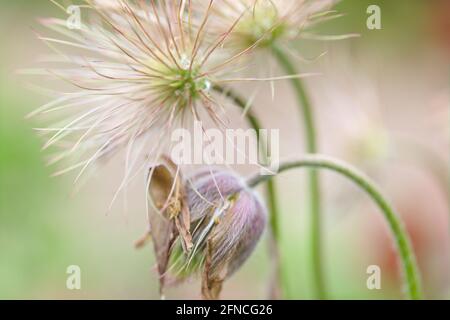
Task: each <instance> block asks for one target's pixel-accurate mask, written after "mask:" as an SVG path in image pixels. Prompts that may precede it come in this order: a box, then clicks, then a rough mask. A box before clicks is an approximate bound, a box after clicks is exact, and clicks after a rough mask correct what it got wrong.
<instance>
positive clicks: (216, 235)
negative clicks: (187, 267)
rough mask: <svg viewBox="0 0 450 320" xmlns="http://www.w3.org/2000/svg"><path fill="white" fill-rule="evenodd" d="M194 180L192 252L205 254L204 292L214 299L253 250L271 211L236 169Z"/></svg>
mask: <svg viewBox="0 0 450 320" xmlns="http://www.w3.org/2000/svg"><path fill="white" fill-rule="evenodd" d="M191 180H192V183H191V184H190V185H189V186H188V187H187V203H188V205H189V211H190V213H191V234H192V242H193V245H194V247H193V249H192V252H191V256H195V255H197V254H201V255H202V256H203V257H204V265H203V274H202V283H203V285H202V293H203V296H204V297H205V298H207V299H214V298H217V297H218V295H219V293H220V290H221V287H222V283H223V281H224V280H225V279H226V278H227V277H229V276H231V275H232V274H233V273H234V272H235V271H236V270H237V269H239V267H240V266H241V265H242V264H243V263H244V262H245V261H246V259H247V258H248V257H249V256H250V254H251V253H252V251H253V249H254V248H255V246H256V244H257V242H258V240H259V239H260V237H261V234H262V232H263V230H264V227H265V225H266V220H267V218H266V217H267V213H266V209H265V207H264V205H263V204H262V203H261V201H260V199H259V198H258V196H257V195H256V194H255V192H254V191H253V190H251V189H249V188H248V187H247V186H246V185H245V182H244V181H243V180H242V179H241V178H239V177H238V176H236V175H234V174H232V173H229V172H224V171H217V170H216V171H212V172H209V171H208V172H201V173H198V174H196V175H195V176H194V177H193V178H191Z"/></svg>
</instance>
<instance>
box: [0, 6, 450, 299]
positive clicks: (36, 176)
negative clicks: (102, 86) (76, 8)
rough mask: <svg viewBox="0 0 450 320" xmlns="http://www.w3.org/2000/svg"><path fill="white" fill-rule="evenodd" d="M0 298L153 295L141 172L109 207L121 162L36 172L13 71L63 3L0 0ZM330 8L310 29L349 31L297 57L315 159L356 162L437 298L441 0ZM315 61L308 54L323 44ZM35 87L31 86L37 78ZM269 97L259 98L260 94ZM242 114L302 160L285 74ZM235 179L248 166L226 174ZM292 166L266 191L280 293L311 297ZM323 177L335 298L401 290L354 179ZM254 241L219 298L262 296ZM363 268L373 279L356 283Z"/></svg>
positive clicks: (444, 95) (449, 15)
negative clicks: (140, 245) (141, 242)
mask: <svg viewBox="0 0 450 320" xmlns="http://www.w3.org/2000/svg"><path fill="white" fill-rule="evenodd" d="M371 4H377V5H379V6H380V7H381V13H382V30H368V29H367V27H366V20H367V17H368V14H367V13H366V9H367V7H368V6H369V5H371ZM0 8H1V10H0V29H1V30H3V32H2V33H0V43H1V49H0V110H1V111H0V112H1V113H0V124H1V125H0V299H44V298H57V299H82V298H83V299H158V298H159V296H158V288H157V277H156V272H155V271H154V270H153V263H154V260H153V253H152V251H151V246H149V247H147V248H145V249H142V250H135V249H134V247H133V243H134V241H135V240H136V239H138V238H139V237H140V236H141V235H142V234H143V233H144V232H145V230H146V225H145V222H146V219H145V207H144V192H145V190H144V186H143V179H142V181H138V182H137V183H136V184H135V185H133V186H131V187H130V188H128V190H127V195H126V199H127V201H117V203H116V205H115V206H114V207H113V208H112V210H111V211H109V212H108V206H109V203H110V201H111V198H112V196H113V194H114V192H115V190H116V188H117V186H118V184H119V183H120V181H121V178H122V176H121V175H122V172H123V169H122V166H123V163H122V162H121V160H120V159H118V160H117V161H112V162H111V163H108V164H106V165H105V166H102V167H101V168H99V170H97V171H96V176H95V177H94V178H92V179H90V180H89V181H88V182H87V183H86V184H85V185H83V186H82V187H81V188H76V187H75V186H74V185H73V177H70V176H63V177H58V178H51V177H50V176H51V173H52V172H53V171H55V169H56V168H49V167H47V166H46V165H45V159H46V154H45V152H41V151H40V149H41V146H42V144H43V141H42V139H40V138H39V137H38V136H37V135H36V133H35V132H34V131H33V130H32V128H33V127H37V126H39V124H38V122H36V119H31V120H26V119H25V115H26V114H27V113H29V112H30V111H32V110H34V109H35V108H37V107H38V106H40V105H41V104H43V103H45V102H46V101H48V98H47V97H45V96H41V95H37V94H35V93H33V91H32V90H30V89H29V88H28V79H26V78H24V77H23V76H18V75H17V72H16V71H17V70H18V69H21V68H30V67H33V66H35V62H36V60H37V58H38V57H39V55H40V54H42V53H47V52H48V49H47V48H46V47H45V45H44V44H43V43H41V42H40V41H39V40H37V39H36V36H35V33H34V32H33V30H35V29H37V30H39V28H41V27H40V26H39V24H38V22H37V19H38V18H40V17H48V16H57V17H60V18H63V15H62V14H63V13H62V12H61V11H59V10H58V9H57V8H55V6H54V5H52V4H51V3H50V1H46V0H39V1H37V0H35V1H30V0H15V1H8V0H0ZM337 9H338V10H339V11H340V12H342V13H344V14H345V16H344V17H342V18H340V19H338V20H334V21H330V22H328V23H326V24H325V25H323V26H321V27H320V29H319V30H317V31H320V33H322V34H346V33H359V34H361V37H359V38H355V39H350V40H345V41H339V42H317V41H303V42H300V43H298V49H299V52H300V53H301V54H302V55H303V56H304V57H308V58H310V59H311V60H312V62H311V63H305V62H300V61H299V62H298V66H299V69H300V70H301V71H313V72H320V73H321V74H322V75H321V76H320V77H315V78H311V79H308V81H307V86H308V88H309V90H310V92H311V96H312V99H313V102H314V106H315V113H316V121H317V123H318V126H319V133H320V149H321V151H322V153H326V154H330V155H333V156H337V157H340V158H342V159H344V160H346V161H349V162H350V163H352V164H354V165H356V166H358V167H360V168H361V169H363V170H364V171H365V172H367V173H368V174H369V175H370V176H371V177H373V179H374V180H375V181H377V183H378V184H379V185H380V186H381V187H382V189H383V190H384V192H385V194H386V195H387V196H388V198H389V199H390V200H391V201H392V203H393V204H394V206H395V207H396V208H397V209H398V212H399V213H400V214H401V216H402V218H403V220H404V221H405V224H406V227H407V230H408V232H409V234H410V236H411V239H412V241H413V245H414V250H415V252H416V254H417V256H418V260H419V265H420V269H421V271H422V275H423V282H424V287H425V292H426V297H427V298H436V299H449V298H450V261H449V260H450V236H449V224H450V223H449V214H450V213H449V194H448V187H449V184H448V175H449V172H448V168H449V166H448V165H449V106H450V102H449V101H450V97H449V95H450V91H449V89H450V88H449V80H450V77H449V75H450V2H449V1H447V0H431V1H426V0H396V1H392V0H384V1H381V0H370V1H366V0H343V1H342V2H341V3H340V4H339V5H338V6H337ZM324 52H326V54H325V55H324V56H323V57H321V58H320V59H314V58H315V57H318V56H320V55H321V54H322V53H324ZM40 84H41V85H45V83H40ZM267 92H269V93H267ZM255 106H256V108H255V109H254V111H255V112H256V113H257V114H258V115H259V116H260V117H261V118H262V120H263V122H264V124H265V127H267V128H281V132H280V134H281V154H282V156H283V157H286V158H289V157H293V156H295V155H301V154H302V152H303V150H304V148H303V144H302V141H303V139H302V133H303V130H302V129H303V128H301V127H300V126H299V124H298V122H299V121H298V119H297V113H296V112H297V110H296V105H295V100H294V99H293V95H292V92H291V90H290V87H289V84H287V83H278V84H277V85H276V96H275V101H274V102H273V103H272V102H271V97H270V90H261V92H260V94H259V95H258V96H257V97H256V100H255ZM236 170H238V171H241V172H242V173H244V174H246V173H249V172H250V170H248V168H245V169H243V170H241V168H236ZM305 177H306V175H305V173H304V172H295V173H293V174H290V175H283V176H281V177H279V178H277V183H278V185H279V186H280V189H281V195H280V198H281V201H280V202H281V212H282V217H281V219H282V228H283V229H282V230H283V233H282V248H281V250H282V263H283V264H284V265H285V267H286V268H287V271H288V274H287V283H288V298H294V299H309V298H311V297H312V294H311V293H312V288H311V285H312V284H311V281H310V272H311V271H310V264H309V260H308V257H309V252H308V243H307V239H308V220H307V216H308V215H307V204H306V203H305V201H304V199H302V198H301V197H299V194H302V190H305V185H304V180H305ZM322 177H323V178H324V186H323V192H324V205H323V206H324V210H325V218H324V221H325V226H324V234H325V240H324V241H325V264H326V281H327V287H328V291H329V295H330V297H331V298H334V299H366V298H367V299H390V298H400V297H401V296H402V290H403V289H402V286H401V275H400V273H399V268H398V260H397V256H396V253H395V248H394V246H393V242H392V239H391V238H390V236H389V230H388V228H387V226H386V224H385V222H384V220H383V219H382V218H381V215H380V213H379V211H378V210H377V208H376V207H375V206H373V205H372V204H371V203H370V201H369V200H368V199H367V197H366V196H365V195H364V194H362V193H361V192H360V191H359V190H358V189H357V188H356V187H354V186H353V185H351V184H350V183H348V182H347V181H344V180H343V179H342V178H340V177H338V176H336V175H334V174H332V173H324V174H322ZM269 261H270V260H269V257H268V256H267V235H266V237H265V239H263V241H261V242H260V244H259V246H258V249H257V251H256V252H255V253H254V254H253V255H252V257H251V258H250V260H249V261H248V262H247V263H246V264H245V266H244V267H243V268H242V269H241V270H240V271H239V272H238V273H237V274H236V275H235V276H234V277H233V278H231V279H230V280H229V281H228V282H226V284H225V288H224V292H223V298H236V299H246V298H249V299H264V298H266V297H267V292H268V278H269ZM70 265H78V266H80V268H81V286H82V287H81V290H72V291H71V290H68V289H67V288H66V279H67V276H68V275H67V274H66V269H67V267H68V266H70ZM369 265H378V266H380V268H381V271H382V288H381V289H380V290H368V289H367V287H366V280H367V277H368V274H367V273H366V270H367V267H368V266H369ZM199 288H200V285H199V281H198V279H193V280H192V281H191V282H189V283H186V284H183V285H181V286H179V287H178V288H174V289H169V290H168V292H167V297H168V298H173V299H177V298H189V299H197V298H199V297H200V295H199Z"/></svg>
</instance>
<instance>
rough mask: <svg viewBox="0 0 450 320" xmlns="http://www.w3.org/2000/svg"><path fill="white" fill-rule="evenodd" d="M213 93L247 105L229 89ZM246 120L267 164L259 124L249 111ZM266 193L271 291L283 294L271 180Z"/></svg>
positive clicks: (274, 196) (244, 105)
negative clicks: (254, 134) (270, 251)
mask: <svg viewBox="0 0 450 320" xmlns="http://www.w3.org/2000/svg"><path fill="white" fill-rule="evenodd" d="M213 89H214V91H216V92H219V93H222V94H224V95H225V96H226V97H227V98H228V99H230V100H231V101H233V102H234V104H236V106H238V107H239V108H241V109H243V110H245V109H246V107H248V106H247V104H248V102H247V101H245V100H244V99H243V98H242V97H241V96H239V95H238V94H237V93H235V92H233V91H232V90H231V89H229V88H227V89H225V88H222V87H220V86H214V88H213ZM245 116H246V119H247V121H248V122H249V124H250V126H251V127H252V128H253V129H254V130H255V132H256V135H257V139H258V145H259V147H260V148H262V149H261V154H262V156H263V157H264V158H263V160H264V162H267V150H265V149H264V148H265V143H264V142H265V141H262V139H263V137H262V136H261V135H260V129H261V124H260V122H259V120H258V118H257V117H256V116H255V115H254V114H253V113H252V112H251V111H250V110H248V111H247V112H246V115H245ZM266 193H267V204H268V207H269V225H270V230H271V236H272V240H273V244H272V246H271V248H272V250H273V251H274V252H272V254H273V255H274V257H273V258H274V264H275V266H274V269H275V270H274V273H275V282H276V283H275V284H272V287H274V288H272V291H279V290H281V292H280V293H279V294H283V275H282V272H283V271H282V269H281V263H280V259H281V257H280V250H279V245H280V244H279V243H280V224H279V214H278V198H277V192H276V186H275V182H274V181H273V180H269V181H268V182H267V186H266ZM279 294H278V293H273V294H271V295H272V298H276V297H277V296H278V295H279Z"/></svg>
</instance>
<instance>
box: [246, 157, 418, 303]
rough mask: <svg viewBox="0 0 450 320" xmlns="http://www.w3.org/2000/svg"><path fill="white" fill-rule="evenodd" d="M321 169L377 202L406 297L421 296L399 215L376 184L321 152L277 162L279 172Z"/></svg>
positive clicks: (253, 180)
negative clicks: (399, 264)
mask: <svg viewBox="0 0 450 320" xmlns="http://www.w3.org/2000/svg"><path fill="white" fill-rule="evenodd" d="M301 167H309V168H324V169H329V170H332V171H335V172H337V173H340V174H342V175H344V176H345V177H347V178H349V179H350V180H352V181H353V182H354V183H356V185H358V186H359V187H360V188H361V189H363V190H364V191H365V192H366V193H367V194H368V195H369V196H370V197H371V198H372V200H373V201H374V202H375V203H376V204H377V205H378V207H379V208H380V209H381V212H382V213H383V215H384V217H385V219H386V220H387V223H388V225H389V227H390V229H391V232H392V235H393V237H394V239H395V241H396V244H397V249H398V251H399V255H400V259H401V262H402V268H403V272H404V275H405V277H404V279H405V282H406V287H407V292H408V297H409V298H410V299H421V298H422V293H421V289H420V277H419V271H418V268H417V265H416V259H415V256H414V253H413V250H412V247H411V243H410V241H409V238H408V235H407V233H406V231H405V229H404V227H403V225H402V223H401V221H400V219H399V218H398V215H397V214H396V213H395V211H394V210H393V209H392V207H391V205H390V204H389V203H388V202H387V201H386V199H385V198H384V196H383V195H382V193H381V192H380V191H379V189H378V187H377V186H376V185H375V184H374V183H373V182H372V181H371V180H370V178H368V177H366V176H365V175H364V174H363V173H361V172H359V171H358V170H357V169H355V168H353V167H351V166H349V165H348V164H346V163H343V162H341V161H339V160H336V159H333V158H331V157H326V156H321V155H309V156H305V157H303V158H301V159H299V160H295V161H291V162H286V163H283V164H281V165H280V169H279V173H281V172H283V171H287V170H290V169H294V168H301ZM270 178H271V176H262V175H258V176H255V177H252V178H250V179H249V180H248V185H249V186H251V187H255V186H256V185H258V184H259V183H261V182H263V181H266V180H268V179H270Z"/></svg>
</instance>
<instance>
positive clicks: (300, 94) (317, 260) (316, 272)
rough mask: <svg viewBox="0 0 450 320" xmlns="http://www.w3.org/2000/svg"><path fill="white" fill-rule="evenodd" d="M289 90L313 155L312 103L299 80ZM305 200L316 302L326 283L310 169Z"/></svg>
mask: <svg viewBox="0 0 450 320" xmlns="http://www.w3.org/2000/svg"><path fill="white" fill-rule="evenodd" d="M272 52H273V54H274V56H275V57H276V58H277V60H278V62H279V64H280V65H281V66H282V67H283V69H284V70H285V72H286V73H287V74H291V75H292V74H296V73H297V70H296V68H295V66H294V65H293V64H292V63H291V61H290V59H289V57H288V56H287V55H286V54H285V53H284V52H283V50H282V49H280V48H278V47H277V46H276V45H275V44H273V45H272ZM291 83H292V87H293V88H294V90H295V93H296V95H297V99H298V105H299V107H300V108H301V110H300V111H301V113H302V116H303V119H302V120H303V123H304V126H305V138H306V150H307V152H308V153H316V152H317V151H318V150H317V139H316V138H317V133H316V128H315V126H314V115H313V110H312V107H311V103H310V100H309V97H308V94H307V93H306V90H305V88H304V86H303V83H302V81H301V80H300V79H298V78H296V79H291ZM308 185H309V188H308V192H309V194H308V197H309V205H310V224H311V227H310V236H311V239H310V243H311V252H310V254H311V261H312V272H313V279H314V287H315V290H316V297H317V298H318V299H326V292H325V283H324V276H323V264H322V236H321V215H320V211H321V207H320V183H319V176H318V172H317V171H315V170H310V172H309V177H308Z"/></svg>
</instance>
